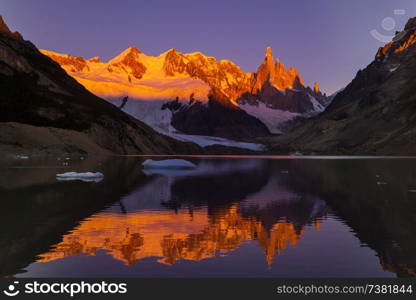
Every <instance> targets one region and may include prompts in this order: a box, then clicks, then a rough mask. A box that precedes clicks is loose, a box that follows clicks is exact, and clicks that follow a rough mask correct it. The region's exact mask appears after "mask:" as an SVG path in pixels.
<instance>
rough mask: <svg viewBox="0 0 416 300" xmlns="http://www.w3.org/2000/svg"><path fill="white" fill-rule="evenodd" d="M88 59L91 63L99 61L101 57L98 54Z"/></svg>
mask: <svg viewBox="0 0 416 300" xmlns="http://www.w3.org/2000/svg"><path fill="white" fill-rule="evenodd" d="M88 61H89V62H92V63H100V62H101V59H100V57H99V56H94V57H91V58H90V59H88Z"/></svg>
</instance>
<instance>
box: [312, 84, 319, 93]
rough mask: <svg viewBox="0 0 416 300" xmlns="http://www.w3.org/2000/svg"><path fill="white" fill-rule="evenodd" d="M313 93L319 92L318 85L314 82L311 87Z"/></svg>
mask: <svg viewBox="0 0 416 300" xmlns="http://www.w3.org/2000/svg"><path fill="white" fill-rule="evenodd" d="M313 91H314V93H315V94H318V93H319V92H320V89H319V83H317V82H315V84H314V85H313Z"/></svg>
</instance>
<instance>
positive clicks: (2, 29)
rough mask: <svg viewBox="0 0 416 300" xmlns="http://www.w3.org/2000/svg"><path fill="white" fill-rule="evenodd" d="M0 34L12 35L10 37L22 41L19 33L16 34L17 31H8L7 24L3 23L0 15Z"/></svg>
mask: <svg viewBox="0 0 416 300" xmlns="http://www.w3.org/2000/svg"><path fill="white" fill-rule="evenodd" d="M0 32H4V33H6V34H8V35H12V36H14V37H16V38H18V39H21V40H23V37H22V35H21V34H20V33H19V32H17V31H15V32H12V31H11V30H10V29H9V27H8V26H7V24H6V23H5V22H4V20H3V17H2V16H1V15H0Z"/></svg>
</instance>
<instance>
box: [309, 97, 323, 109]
mask: <svg viewBox="0 0 416 300" xmlns="http://www.w3.org/2000/svg"><path fill="white" fill-rule="evenodd" d="M308 96H309V100H311V102H312V105H313V110H314V111H316V112H323V111H324V110H325V107H324V106H323V105H322V104H321V103H319V102H318V100H316V99H315V97H314V96H312V95H311V94H308Z"/></svg>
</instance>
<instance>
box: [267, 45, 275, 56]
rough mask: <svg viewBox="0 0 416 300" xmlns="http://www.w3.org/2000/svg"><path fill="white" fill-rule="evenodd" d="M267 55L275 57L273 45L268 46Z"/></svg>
mask: <svg viewBox="0 0 416 300" xmlns="http://www.w3.org/2000/svg"><path fill="white" fill-rule="evenodd" d="M266 57H273V51H272V47H267V48H266Z"/></svg>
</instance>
